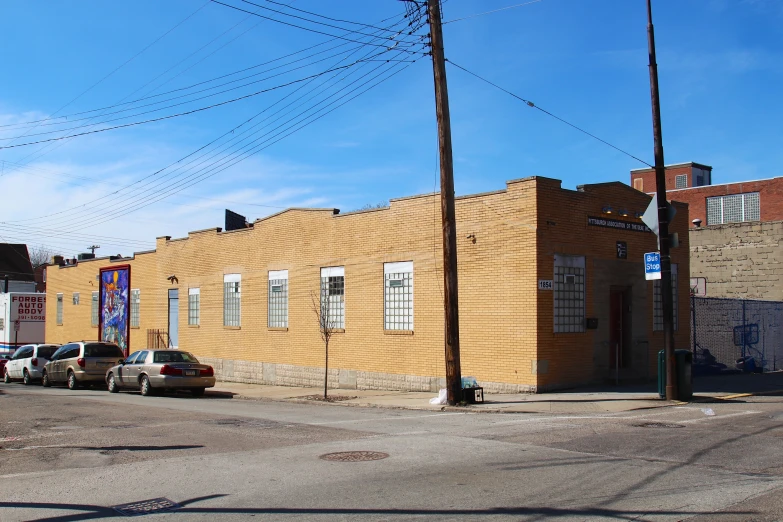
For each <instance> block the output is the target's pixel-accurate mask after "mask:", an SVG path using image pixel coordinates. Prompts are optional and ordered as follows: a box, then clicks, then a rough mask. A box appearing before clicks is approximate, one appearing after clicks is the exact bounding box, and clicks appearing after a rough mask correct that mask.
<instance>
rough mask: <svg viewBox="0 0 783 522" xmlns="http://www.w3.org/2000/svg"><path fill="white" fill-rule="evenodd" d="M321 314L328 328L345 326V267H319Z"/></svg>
mask: <svg viewBox="0 0 783 522" xmlns="http://www.w3.org/2000/svg"><path fill="white" fill-rule="evenodd" d="M321 316H322V317H323V319H322V321H323V322H324V323H325V324H326V325H328V327H329V328H341V329H342V328H345V267H342V266H332V267H328V268H322V269H321Z"/></svg>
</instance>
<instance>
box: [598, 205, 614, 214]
mask: <svg viewBox="0 0 783 522" xmlns="http://www.w3.org/2000/svg"><path fill="white" fill-rule="evenodd" d="M601 212H603V213H604V214H611V213H612V212H614V209H613V208H612V207H610V206H609V205H607V206H605V207H604V208H602V209H601Z"/></svg>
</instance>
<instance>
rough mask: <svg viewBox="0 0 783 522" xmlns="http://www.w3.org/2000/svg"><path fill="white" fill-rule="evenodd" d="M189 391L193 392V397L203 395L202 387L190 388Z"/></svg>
mask: <svg viewBox="0 0 783 522" xmlns="http://www.w3.org/2000/svg"><path fill="white" fill-rule="evenodd" d="M190 393H191V394H193V396H194V397H201V396H202V395H204V388H191V390H190Z"/></svg>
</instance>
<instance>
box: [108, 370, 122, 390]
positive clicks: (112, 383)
mask: <svg viewBox="0 0 783 522" xmlns="http://www.w3.org/2000/svg"><path fill="white" fill-rule="evenodd" d="M107 387H108V389H109V393H117V392H118V391H120V387H119V386H117V381H116V380H115V379H114V374H113V373H110V374H109V378H108V379H107Z"/></svg>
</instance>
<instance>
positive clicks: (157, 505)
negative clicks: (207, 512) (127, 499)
mask: <svg viewBox="0 0 783 522" xmlns="http://www.w3.org/2000/svg"><path fill="white" fill-rule="evenodd" d="M179 508H180V505H179V504H177V503H176V502H172V501H171V500H169V499H167V498H163V497H161V498H153V499H151V500H142V501H141V502H131V503H130V504H120V505H119V506H113V507H112V509H114V511H116V512H117V513H119V514H120V515H123V516H126V517H137V516H140V515H152V514H153V513H165V512H167V511H174V510H175V509H179Z"/></svg>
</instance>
